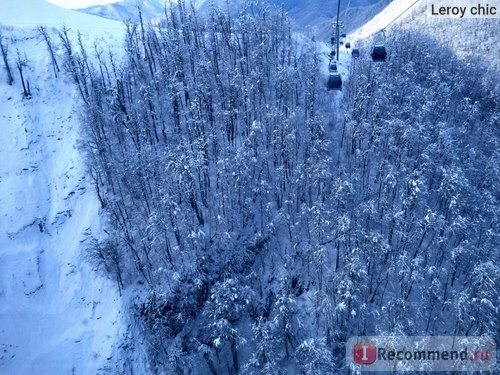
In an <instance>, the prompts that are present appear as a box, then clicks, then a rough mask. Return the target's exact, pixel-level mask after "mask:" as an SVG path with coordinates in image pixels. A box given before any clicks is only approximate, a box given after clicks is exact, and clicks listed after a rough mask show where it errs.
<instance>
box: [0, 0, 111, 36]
mask: <svg viewBox="0 0 500 375" xmlns="http://www.w3.org/2000/svg"><path fill="white" fill-rule="evenodd" d="M0 25H8V26H15V27H25V28H32V27H34V26H37V25H45V26H52V27H61V26H63V25H67V26H68V27H71V28H72V29H74V30H76V29H78V30H86V31H92V32H93V33H94V34H98V33H102V32H105V31H114V30H116V29H117V28H120V27H121V26H120V24H119V22H116V21H110V20H106V19H103V18H101V17H96V16H92V15H89V14H82V13H80V12H77V11H74V10H69V9H63V8H60V7H58V6H56V5H54V4H51V3H48V2H46V1H45V0H22V1H15V0H1V11H0Z"/></svg>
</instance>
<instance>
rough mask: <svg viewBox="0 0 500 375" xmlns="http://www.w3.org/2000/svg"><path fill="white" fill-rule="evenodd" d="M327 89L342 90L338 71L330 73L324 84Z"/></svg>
mask: <svg viewBox="0 0 500 375" xmlns="http://www.w3.org/2000/svg"><path fill="white" fill-rule="evenodd" d="M326 86H327V87H328V90H329V91H330V90H342V77H341V76H340V73H330V76H329V77H328V82H327V84H326Z"/></svg>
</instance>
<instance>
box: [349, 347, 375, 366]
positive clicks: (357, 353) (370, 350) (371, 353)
mask: <svg viewBox="0 0 500 375" xmlns="http://www.w3.org/2000/svg"><path fill="white" fill-rule="evenodd" d="M376 360H377V348H376V346H375V345H374V344H372V343H370V342H360V343H357V344H356V345H355V346H354V362H356V363H359V364H360V365H371V364H372V363H373V362H375V361H376Z"/></svg>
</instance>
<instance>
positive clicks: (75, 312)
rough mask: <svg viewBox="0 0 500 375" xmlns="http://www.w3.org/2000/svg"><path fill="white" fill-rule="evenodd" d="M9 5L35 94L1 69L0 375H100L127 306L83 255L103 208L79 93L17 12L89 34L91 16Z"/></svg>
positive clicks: (13, 39)
mask: <svg viewBox="0 0 500 375" xmlns="http://www.w3.org/2000/svg"><path fill="white" fill-rule="evenodd" d="M2 1H5V0H2ZM7 2H8V4H7V7H6V8H2V14H0V28H1V30H2V33H3V36H4V38H7V40H8V41H9V44H10V49H9V51H10V53H11V56H12V60H14V56H15V55H14V53H15V52H14V51H16V49H19V51H20V52H21V54H24V53H26V56H27V57H28V60H29V66H28V74H27V76H28V79H29V80H30V85H31V91H32V93H33V98H32V99H29V100H28V99H23V97H22V88H21V84H20V80H19V79H18V76H17V72H15V73H16V75H15V80H16V81H15V83H14V85H13V86H8V85H7V83H6V77H5V72H4V71H3V69H2V71H1V72H0V127H1V129H2V136H1V137H0V375H12V374H16V375H18V374H37V375H38V374H39V375H44V374H51V375H56V374H97V373H99V369H100V368H103V367H104V366H105V365H106V364H107V363H109V362H111V361H112V360H113V359H108V358H111V357H112V355H113V349H114V344H115V343H116V342H117V341H118V339H119V337H120V323H121V316H120V308H121V307H120V299H119V296H118V294H117V292H115V290H116V288H115V287H114V285H112V283H111V282H110V281H108V280H105V279H102V278H100V277H98V276H97V275H96V274H95V273H94V272H92V270H91V269H90V268H89V266H88V265H87V264H86V263H85V262H84V259H83V253H84V246H85V238H86V236H85V235H86V234H87V233H89V231H90V230H93V231H94V232H97V231H98V228H99V216H98V213H99V206H98V202H97V199H96V197H95V196H94V194H93V189H92V187H91V186H90V185H89V183H88V181H87V179H86V177H85V172H84V167H83V163H82V158H81V155H80V153H79V151H78V150H77V141H78V133H79V125H78V116H77V114H76V112H75V110H76V107H75V106H76V104H75V103H76V100H75V97H76V94H77V93H76V91H75V90H74V88H73V85H72V84H71V82H70V81H69V79H68V78H67V77H65V76H64V75H61V76H60V77H59V78H57V79H56V78H54V76H53V74H52V70H51V67H50V66H49V57H48V54H47V52H46V50H45V46H44V44H43V43H41V42H40V41H39V40H38V39H36V38H35V37H34V36H35V33H34V32H33V27H34V26H36V24H33V23H32V22H33V20H31V19H30V16H27V17H22V18H21V17H19V14H22V13H20V12H21V11H23V9H24V7H26V6H28V7H29V6H30V5H31V6H32V8H30V9H29V11H28V14H32V15H36V17H38V19H39V20H44V22H47V23H46V24H48V26H58V25H59V21H62V20H66V21H71V20H74V22H75V23H74V24H72V27H76V26H77V25H78V22H80V23H81V26H87V28H88V27H89V26H90V27H91V26H92V24H91V23H90V24H89V22H90V21H91V20H92V18H93V17H91V16H86V15H84V18H83V20H82V19H81V18H79V17H80V14H78V13H77V14H78V16H74V14H73V12H71V11H65V10H62V11H63V12H66V13H64V14H63V13H61V12H60V11H59V8H55V7H53V6H52V5H50V4H47V3H45V2H43V1H41V0H23V1H22V2H19V1H18V2H17V3H16V2H14V1H12V2H11V1H10V0H7ZM3 5H4V4H3V3H2V6H3ZM16 7H17V8H16ZM19 7H20V8H19ZM33 7H35V8H33ZM5 9H7V10H8V11H4V10H5ZM54 9H56V10H54ZM16 14H17V15H18V16H17V17H16ZM72 17H74V19H73V18H72ZM85 17H91V18H85ZM77 19H79V20H80V21H77ZM52 21H53V22H52ZM96 22H97V24H98V25H97V26H99V25H100V26H102V27H104V26H103V24H101V23H99V22H100V21H96ZM106 22H108V21H106ZM1 25H3V27H2V26H1ZM73 25H75V26H73ZM107 25H108V26H109V24H107ZM20 26H22V29H21V28H19V27H20ZM108 26H106V27H108ZM92 30H93V32H97V31H96V30H97V29H92ZM101 30H102V29H101ZM12 64H13V61H12ZM13 65H14V64H13ZM2 67H3V64H2ZM13 67H14V68H15V65H14V66H13Z"/></svg>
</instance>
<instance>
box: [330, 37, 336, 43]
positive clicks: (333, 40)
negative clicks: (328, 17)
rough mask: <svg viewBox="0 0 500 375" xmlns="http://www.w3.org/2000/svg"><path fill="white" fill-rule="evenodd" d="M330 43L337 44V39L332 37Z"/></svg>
mask: <svg viewBox="0 0 500 375" xmlns="http://www.w3.org/2000/svg"><path fill="white" fill-rule="evenodd" d="M330 42H331V44H335V37H334V36H332V37H331V38H330Z"/></svg>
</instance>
